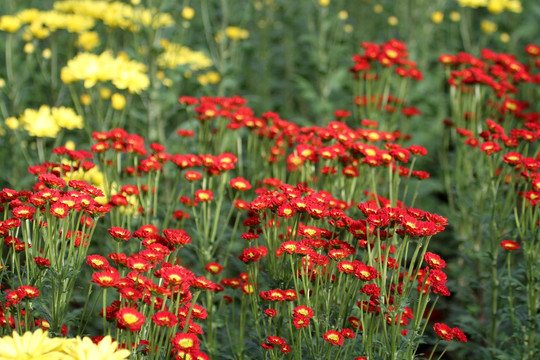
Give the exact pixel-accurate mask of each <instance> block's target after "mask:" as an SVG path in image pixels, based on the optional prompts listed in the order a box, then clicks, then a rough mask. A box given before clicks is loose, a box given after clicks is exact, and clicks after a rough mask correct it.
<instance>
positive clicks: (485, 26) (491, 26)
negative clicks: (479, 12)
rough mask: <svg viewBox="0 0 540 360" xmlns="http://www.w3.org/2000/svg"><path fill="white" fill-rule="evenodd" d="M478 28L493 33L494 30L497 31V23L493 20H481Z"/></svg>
mask: <svg viewBox="0 0 540 360" xmlns="http://www.w3.org/2000/svg"><path fill="white" fill-rule="evenodd" d="M480 28H481V29H482V32H484V33H486V34H493V33H494V32H495V31H497V24H495V23H494V22H493V21H489V20H482V22H481V23H480Z"/></svg>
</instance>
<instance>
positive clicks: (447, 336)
mask: <svg viewBox="0 0 540 360" xmlns="http://www.w3.org/2000/svg"><path fill="white" fill-rule="evenodd" d="M433 330H434V331H435V334H437V336H438V337H439V338H441V339H443V340H446V341H450V340H452V339H453V338H454V333H453V332H452V329H451V328H450V327H449V326H448V325H445V324H441V323H436V324H435V325H434V326H433Z"/></svg>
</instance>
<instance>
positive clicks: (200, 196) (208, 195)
mask: <svg viewBox="0 0 540 360" xmlns="http://www.w3.org/2000/svg"><path fill="white" fill-rule="evenodd" d="M195 199H196V200H197V201H199V202H206V201H210V200H213V199H214V194H213V193H212V191H210V190H197V191H195Z"/></svg>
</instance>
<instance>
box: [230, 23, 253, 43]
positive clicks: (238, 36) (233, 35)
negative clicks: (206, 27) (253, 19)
mask: <svg viewBox="0 0 540 360" xmlns="http://www.w3.org/2000/svg"><path fill="white" fill-rule="evenodd" d="M225 35H226V36H227V37H228V38H229V39H231V40H245V39H247V38H248V37H249V31H247V30H245V29H242V28H239V27H237V26H227V28H225Z"/></svg>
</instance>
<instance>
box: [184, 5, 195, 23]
mask: <svg viewBox="0 0 540 360" xmlns="http://www.w3.org/2000/svg"><path fill="white" fill-rule="evenodd" d="M194 16H195V10H194V9H193V8H192V7H189V6H186V7H185V8H183V9H182V17H183V18H184V19H186V20H191V19H193V17H194Z"/></svg>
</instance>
